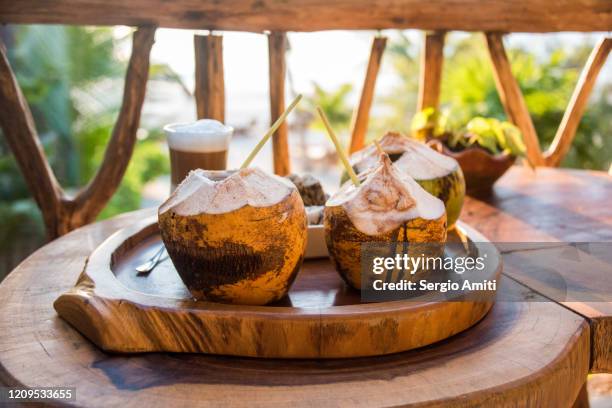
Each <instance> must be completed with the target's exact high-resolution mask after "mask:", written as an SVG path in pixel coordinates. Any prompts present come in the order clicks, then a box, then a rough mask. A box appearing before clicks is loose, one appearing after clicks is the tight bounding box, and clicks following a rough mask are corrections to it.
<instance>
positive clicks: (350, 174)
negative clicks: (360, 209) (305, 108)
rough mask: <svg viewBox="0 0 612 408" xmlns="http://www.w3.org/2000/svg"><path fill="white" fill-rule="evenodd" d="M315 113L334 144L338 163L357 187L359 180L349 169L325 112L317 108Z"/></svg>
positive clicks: (346, 159) (351, 169)
mask: <svg viewBox="0 0 612 408" xmlns="http://www.w3.org/2000/svg"><path fill="white" fill-rule="evenodd" d="M317 112H318V113H319V116H320V117H321V120H322V121H323V124H324V125H325V128H326V129H327V134H328V135H329V138H330V139H331V140H332V142H334V146H335V147H336V151H337V152H338V156H340V161H341V162H342V164H343V165H344V168H345V169H346V172H347V173H348V175H349V176H350V177H351V180H352V181H353V184H355V186H357V187H359V186H360V185H361V183H360V182H359V179H358V178H357V174H355V171H354V170H353V168H352V167H351V165H350V163H349V161H348V157H346V153H344V150H342V147H341V146H340V143H339V142H338V138H337V137H336V134H335V133H334V130H333V129H332V127H331V125H330V124H329V121H328V120H327V116H325V112H323V109H321V107H320V106H317Z"/></svg>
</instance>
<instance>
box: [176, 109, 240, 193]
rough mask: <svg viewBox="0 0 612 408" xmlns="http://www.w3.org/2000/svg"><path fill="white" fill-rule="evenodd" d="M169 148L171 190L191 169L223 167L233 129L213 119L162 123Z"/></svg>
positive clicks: (220, 168) (216, 168)
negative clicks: (164, 124)
mask: <svg viewBox="0 0 612 408" xmlns="http://www.w3.org/2000/svg"><path fill="white" fill-rule="evenodd" d="M164 132H165V133H166V137H167V138H168V147H169V149H170V168H171V191H174V189H175V188H176V187H177V186H178V185H179V184H180V183H181V182H182V181H183V180H184V179H185V177H187V175H188V174H189V172H190V171H191V170H195V169H204V170H225V168H226V167H227V150H228V147H229V143H230V140H231V137H232V133H233V132H234V129H233V128H232V127H231V126H226V125H224V124H223V123H221V122H219V121H217V120H214V119H201V120H198V121H196V122H192V123H175V124H170V125H166V126H165V127H164Z"/></svg>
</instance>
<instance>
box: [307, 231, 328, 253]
mask: <svg viewBox="0 0 612 408" xmlns="http://www.w3.org/2000/svg"><path fill="white" fill-rule="evenodd" d="M328 255H329V254H328V252H327V245H326V244H325V228H324V227H323V225H309V226H308V241H307V242H306V254H305V256H304V257H305V258H306V259H313V258H326V257H327V256H328Z"/></svg>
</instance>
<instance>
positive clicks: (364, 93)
mask: <svg viewBox="0 0 612 408" xmlns="http://www.w3.org/2000/svg"><path fill="white" fill-rule="evenodd" d="M386 45H387V38H385V37H375V38H374V40H373V41H372V50H371V51H370V60H369V61H368V68H367V71H366V76H365V79H364V81H363V88H362V89H361V97H360V98H359V105H357V107H356V109H355V111H354V112H353V118H352V120H351V146H350V149H349V152H350V153H353V152H355V151H357V150H359V149H361V148H362V147H363V145H364V141H365V136H366V133H367V131H368V122H369V120H370V109H371V108H372V100H373V99H374V87H375V86H376V78H377V77H378V71H379V70H380V62H381V59H382V55H383V52H384V51H385V46H386Z"/></svg>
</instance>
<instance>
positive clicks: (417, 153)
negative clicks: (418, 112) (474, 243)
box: [344, 132, 465, 228]
mask: <svg viewBox="0 0 612 408" xmlns="http://www.w3.org/2000/svg"><path fill="white" fill-rule="evenodd" d="M379 144H380V147H381V148H382V149H383V151H384V152H385V153H387V154H388V155H389V157H390V159H391V161H392V162H393V165H394V167H395V168H397V169H398V170H400V171H401V172H403V173H405V174H408V175H409V176H410V177H412V178H413V179H414V180H416V182H417V183H419V184H420V185H421V186H422V187H423V188H424V189H425V190H427V191H428V192H429V193H431V194H433V195H434V196H436V197H438V198H439V199H440V200H442V201H443V202H444V206H445V207H446V215H447V217H448V226H449V228H450V227H452V226H453V225H454V224H455V222H456V221H457V219H458V218H459V214H460V213H461V208H462V207H463V199H464V197H465V179H464V178H463V172H462V171H461V167H460V166H459V163H457V161H456V160H455V159H453V158H452V157H448V156H445V155H443V154H440V153H438V152H436V151H435V150H433V149H432V148H430V147H429V146H427V145H426V144H424V143H421V142H419V141H417V140H415V139H411V138H408V137H405V136H402V135H401V134H399V133H395V132H389V133H387V134H386V135H385V136H384V137H383V138H382V139H381V140H380V141H379ZM350 162H351V166H352V167H353V169H354V170H355V173H357V174H358V175H359V174H361V173H363V172H366V171H368V170H370V169H372V168H373V167H375V166H377V163H378V151H377V149H376V147H375V146H373V145H370V146H367V147H365V148H364V149H362V150H360V151H358V152H355V153H354V154H353V155H352V156H351V157H350ZM344 178H347V177H346V176H345V177H344Z"/></svg>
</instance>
